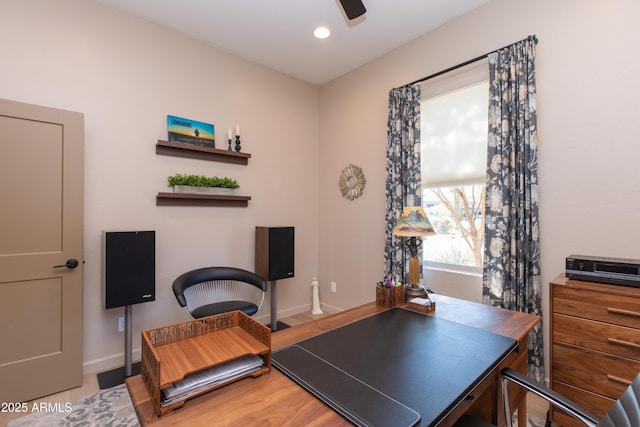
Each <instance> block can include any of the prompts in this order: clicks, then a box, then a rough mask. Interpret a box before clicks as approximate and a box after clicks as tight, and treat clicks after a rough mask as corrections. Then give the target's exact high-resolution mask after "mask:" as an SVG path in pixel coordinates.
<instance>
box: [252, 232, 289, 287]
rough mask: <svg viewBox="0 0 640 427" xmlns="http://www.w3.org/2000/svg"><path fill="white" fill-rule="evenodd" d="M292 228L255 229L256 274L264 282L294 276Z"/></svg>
mask: <svg viewBox="0 0 640 427" xmlns="http://www.w3.org/2000/svg"><path fill="white" fill-rule="evenodd" d="M294 240H295V233H294V228H293V227H256V274H257V275H258V276H260V277H262V278H263V279H265V280H278V279H288V278H290V277H293V276H294V256H293V255H294Z"/></svg>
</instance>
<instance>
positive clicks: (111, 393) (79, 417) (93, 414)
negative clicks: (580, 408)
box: [7, 384, 545, 427]
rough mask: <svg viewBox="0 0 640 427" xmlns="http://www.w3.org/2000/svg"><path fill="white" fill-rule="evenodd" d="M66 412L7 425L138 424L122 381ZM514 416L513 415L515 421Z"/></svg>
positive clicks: (534, 422)
mask: <svg viewBox="0 0 640 427" xmlns="http://www.w3.org/2000/svg"><path fill="white" fill-rule="evenodd" d="M62 407H63V408H66V407H70V408H69V411H68V412H36V413H32V414H31V415H27V416H24V417H21V418H17V419H15V420H12V421H9V424H8V425H7V427H53V426H57V427H93V426H96V427H98V426H99V427H137V426H139V424H138V419H137V417H136V413H135V410H134V409H133V404H132V403H131V399H130V398H129V392H128V391H127V387H126V386H125V385H124V384H121V385H119V386H116V387H113V388H109V389H105V390H100V391H99V392H97V393H96V394H93V395H91V396H87V397H84V398H82V399H79V400H76V401H75V402H71V404H70V405H66V406H65V405H63V406H62ZM515 419H516V418H515V417H514V420H515ZM528 421H529V422H528V427H544V424H545V423H544V421H542V420H539V419H538V418H535V417H529V420H528Z"/></svg>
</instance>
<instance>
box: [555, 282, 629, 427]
mask: <svg viewBox="0 0 640 427" xmlns="http://www.w3.org/2000/svg"><path fill="white" fill-rule="evenodd" d="M550 292H551V294H550V308H551V323H550V331H551V350H550V354H551V370H550V382H551V388H553V389H554V390H556V391H557V392H558V393H560V394H562V395H564V396H566V397H567V398H569V399H570V400H572V401H574V402H576V403H578V404H579V405H581V406H583V407H584V408H585V409H587V410H589V411H590V412H592V413H593V414H594V415H597V416H598V417H601V416H603V415H604V414H605V413H606V412H607V411H608V410H609V408H610V407H611V405H612V404H613V403H614V402H615V401H616V400H617V399H618V397H619V396H620V395H621V394H622V392H623V391H624V390H625V389H626V388H627V386H628V385H629V384H630V383H631V381H632V380H633V378H635V376H636V375H637V373H638V372H639V371H640V288H633V287H626V286H616V285H607V284H601V283H594V282H584V281H578V280H569V279H567V278H566V277H565V275H564V274H563V275H560V276H558V277H556V278H555V279H554V280H552V281H551V283H550ZM552 420H553V421H554V422H555V423H557V424H559V425H562V426H581V425H582V424H581V423H579V422H578V421H576V420H575V419H573V418H571V417H569V416H568V415H566V414H564V413H563V412H561V411H559V410H557V409H552Z"/></svg>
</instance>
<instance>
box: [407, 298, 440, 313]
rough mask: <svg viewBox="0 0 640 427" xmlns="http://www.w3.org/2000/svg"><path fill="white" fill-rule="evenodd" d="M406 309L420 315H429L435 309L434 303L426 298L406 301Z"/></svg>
mask: <svg viewBox="0 0 640 427" xmlns="http://www.w3.org/2000/svg"><path fill="white" fill-rule="evenodd" d="M407 308H409V309H411V310H414V311H418V312H420V313H431V312H432V311H435V309H436V302H435V301H433V300H430V299H426V298H413V299H410V300H409V301H407Z"/></svg>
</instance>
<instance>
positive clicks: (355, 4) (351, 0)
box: [340, 0, 367, 20]
mask: <svg viewBox="0 0 640 427" xmlns="http://www.w3.org/2000/svg"><path fill="white" fill-rule="evenodd" d="M340 4H341V5H342V9H344V13H345V15H347V18H349V20H352V19H356V18H357V17H358V16H361V15H364V13H365V12H366V11H367V9H366V8H365V7H364V4H362V1H361V0H340Z"/></svg>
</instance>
